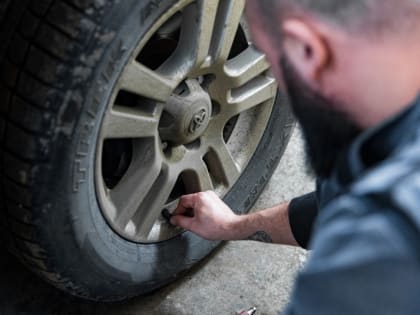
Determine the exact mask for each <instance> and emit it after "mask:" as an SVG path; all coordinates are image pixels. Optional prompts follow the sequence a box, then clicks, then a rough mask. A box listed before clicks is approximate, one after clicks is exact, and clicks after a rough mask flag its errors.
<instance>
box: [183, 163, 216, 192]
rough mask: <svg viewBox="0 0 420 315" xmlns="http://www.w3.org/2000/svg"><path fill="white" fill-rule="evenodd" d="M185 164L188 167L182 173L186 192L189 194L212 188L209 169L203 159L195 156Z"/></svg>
mask: <svg viewBox="0 0 420 315" xmlns="http://www.w3.org/2000/svg"><path fill="white" fill-rule="evenodd" d="M187 165H188V169H187V170H186V171H184V172H183V174H182V180H183V182H184V184H185V187H186V188H187V193H189V194H191V193H196V192H199V191H207V190H213V189H214V186H213V182H212V180H211V177H210V173H209V169H208V168H207V165H206V164H205V163H204V161H203V160H201V159H198V157H197V158H195V159H194V161H191V162H190V163H188V164H187ZM191 165H193V166H191Z"/></svg>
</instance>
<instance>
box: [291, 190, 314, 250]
mask: <svg viewBox="0 0 420 315" xmlns="http://www.w3.org/2000/svg"><path fill="white" fill-rule="evenodd" d="M317 215H318V202H317V197H316V193H315V192H312V193H310V194H307V195H304V196H301V197H298V198H295V199H293V200H292V201H291V202H290V204H289V222H290V227H291V229H292V233H293V236H294V238H295V240H296V241H297V242H298V244H299V245H300V246H301V247H303V248H306V249H307V248H308V244H309V243H310V240H311V235H312V229H313V225H314V222H315V219H316V217H317Z"/></svg>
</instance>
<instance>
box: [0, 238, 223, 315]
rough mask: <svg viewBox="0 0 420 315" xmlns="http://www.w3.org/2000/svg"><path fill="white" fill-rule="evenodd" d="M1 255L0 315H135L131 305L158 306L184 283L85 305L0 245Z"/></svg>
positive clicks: (173, 314) (201, 264) (166, 314)
mask: <svg viewBox="0 0 420 315" xmlns="http://www.w3.org/2000/svg"><path fill="white" fill-rule="evenodd" d="M220 248H223V245H222V246H220V247H219V248H218V249H216V250H215V251H214V253H213V254H212V255H210V257H208V258H206V259H205V260H203V262H201V263H199V264H198V265H197V266H195V267H194V268H193V269H192V270H191V271H190V272H188V273H187V274H186V275H185V276H186V278H191V277H193V275H194V273H195V272H197V271H198V270H200V269H201V268H202V267H203V266H204V265H205V264H206V263H207V262H208V261H209V260H210V259H211V257H212V256H214V255H216V254H217V252H218V251H219V250H220ZM0 251H1V252H2V253H3V254H2V258H1V261H0V272H1V276H0V279H1V280H0V314H1V315H18V314H19V315H26V314H28V315H29V314H30V315H91V314H92V315H93V314H101V315H106V314H109V315H111V314H124V315H126V314H127V315H129V314H135V311H134V312H133V308H132V306H133V305H137V306H139V305H145V304H148V305H158V304H159V301H160V300H161V299H164V298H165V297H166V296H168V295H169V294H170V293H171V291H173V290H176V288H177V286H179V285H182V283H183V281H185V280H183V279H180V280H178V281H176V282H174V283H172V284H170V285H168V286H167V287H165V288H163V289H161V290H159V291H156V292H154V293H152V294H149V295H146V296H141V297H137V298H133V299H130V300H127V301H123V302H118V303H99V302H92V301H85V300H82V299H79V298H76V297H73V296H71V295H69V294H68V293H66V292H63V291H60V290H58V289H56V288H55V287H53V286H51V285H49V284H48V283H46V282H44V281H43V280H42V279H40V278H39V277H38V276H36V275H35V274H33V273H32V272H30V271H29V270H28V269H27V268H26V267H25V266H24V265H22V263H20V262H19V261H18V260H17V258H15V257H14V256H13V255H11V254H9V253H8V251H7V250H6V249H5V248H4V246H3V245H2V244H0ZM162 311H163V310H162V309H160V310H159V314H161V315H177V314H176V313H173V312H171V311H170V310H165V311H164V313H162ZM137 314H138V313H137ZM151 314H152V313H151Z"/></svg>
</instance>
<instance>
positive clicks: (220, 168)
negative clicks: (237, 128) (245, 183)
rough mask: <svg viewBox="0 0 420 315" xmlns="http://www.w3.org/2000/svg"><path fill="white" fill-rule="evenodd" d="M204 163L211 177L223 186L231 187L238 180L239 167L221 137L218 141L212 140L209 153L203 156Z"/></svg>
mask: <svg viewBox="0 0 420 315" xmlns="http://www.w3.org/2000/svg"><path fill="white" fill-rule="evenodd" d="M205 161H206V164H207V165H208V167H209V170H210V173H211V174H212V175H213V177H214V178H215V179H216V180H217V181H219V182H221V183H223V184H224V185H225V186H227V187H232V186H233V184H234V183H235V182H236V180H237V179H238V177H239V174H240V170H239V167H238V166H237V165H236V163H235V161H234V159H233V156H232V154H231V153H230V151H229V148H228V147H227V145H226V143H225V142H224V141H223V139H222V138H221V137H220V138H218V140H213V143H212V145H211V146H210V151H209V153H208V154H207V155H206V156H205Z"/></svg>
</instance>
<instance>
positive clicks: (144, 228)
mask: <svg viewBox="0 0 420 315" xmlns="http://www.w3.org/2000/svg"><path fill="white" fill-rule="evenodd" d="M177 178H178V174H174V173H171V169H170V168H169V167H168V166H165V165H164V166H163V168H162V170H161V172H160V174H159V176H158V178H157V179H156V181H155V182H154V183H153V186H152V187H151V189H150V190H149V192H148V194H147V196H146V197H145V199H144V201H143V203H142V204H141V206H140V208H139V209H138V211H137V212H136V214H135V216H134V217H133V221H134V224H135V226H136V227H137V231H136V233H137V236H138V237H141V238H142V239H147V236H148V235H149V233H150V231H151V230H152V228H153V225H154V224H155V222H156V220H157V219H158V218H159V216H160V215H161V212H162V209H163V207H164V206H165V204H166V203H167V201H168V198H169V195H170V194H171V191H172V189H173V188H174V186H175V183H176V180H177Z"/></svg>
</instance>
